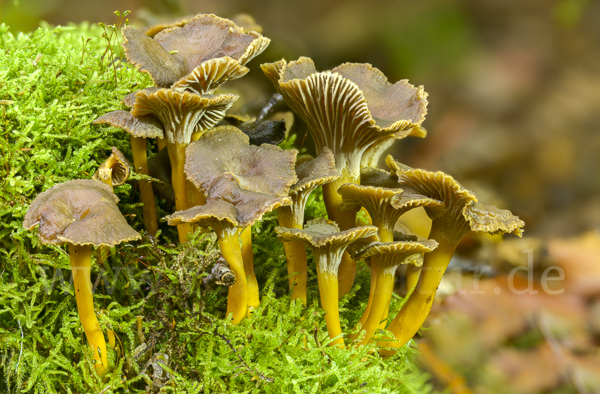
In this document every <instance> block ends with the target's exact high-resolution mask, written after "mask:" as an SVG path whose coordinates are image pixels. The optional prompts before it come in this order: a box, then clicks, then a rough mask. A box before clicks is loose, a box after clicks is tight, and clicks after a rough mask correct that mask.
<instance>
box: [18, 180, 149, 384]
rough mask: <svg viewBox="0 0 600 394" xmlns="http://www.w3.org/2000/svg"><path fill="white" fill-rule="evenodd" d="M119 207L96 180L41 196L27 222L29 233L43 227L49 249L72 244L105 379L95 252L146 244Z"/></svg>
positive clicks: (84, 311) (78, 294)
mask: <svg viewBox="0 0 600 394" xmlns="http://www.w3.org/2000/svg"><path fill="white" fill-rule="evenodd" d="M118 201H119V199H118V198H117V196H115V195H114V193H113V191H112V188H111V187H110V186H108V185H106V184H104V183H101V182H97V181H94V180H91V179H89V180H75V181H68V182H65V183H61V184H58V185H55V186H54V187H52V188H50V189H49V190H47V191H45V192H43V193H41V194H40V195H38V196H37V197H36V199H35V200H34V201H33V202H32V203H31V206H30V207H29V210H28V211H27V214H26V215H25V220H24V221H23V227H24V228H26V229H28V230H31V229H32V228H33V227H35V226H36V225H39V231H38V236H39V238H40V241H41V242H42V243H43V244H53V245H62V244H65V243H66V244H67V248H68V252H69V256H70V258H71V269H72V270H73V281H74V285H75V298H76V301H77V309H78V311H79V318H80V319H81V324H82V326H83V330H84V332H85V336H86V337H87V340H88V343H89V345H90V347H91V349H92V354H93V359H94V360H95V368H96V371H97V372H98V373H99V374H101V373H103V372H104V371H105V370H106V368H107V367H108V360H107V354H106V342H105V340H104V335H103V334H102V331H101V329H100V324H99V323H98V319H97V318H96V314H95V312H94V299H93V296H92V284H91V281H90V270H91V263H92V247H93V246H108V247H113V246H115V245H117V244H119V243H121V242H127V241H133V240H137V239H140V238H141V237H140V235H139V234H138V233H137V232H136V231H135V230H134V229H132V228H131V227H130V226H129V225H128V224H127V222H126V221H125V218H124V217H123V215H121V212H119V208H118V207H117V205H116V203H117V202H118Z"/></svg>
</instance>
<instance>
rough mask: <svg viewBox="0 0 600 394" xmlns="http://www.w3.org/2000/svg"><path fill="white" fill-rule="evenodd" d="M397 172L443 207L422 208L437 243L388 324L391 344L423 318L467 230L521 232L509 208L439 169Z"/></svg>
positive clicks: (415, 328)
mask: <svg viewBox="0 0 600 394" xmlns="http://www.w3.org/2000/svg"><path fill="white" fill-rule="evenodd" d="M397 175H398V181H399V183H400V185H401V186H402V187H404V188H412V189H414V190H416V191H417V192H418V193H420V194H423V195H425V196H428V197H430V198H434V199H436V200H439V201H442V202H443V203H444V206H445V210H444V211H443V214H440V212H432V211H431V210H429V209H427V208H426V209H425V210H426V212H427V214H428V215H429V216H430V217H431V219H432V225H431V231H430V233H429V238H430V239H433V240H435V241H437V242H438V243H439V246H438V247H437V249H436V250H435V251H433V252H431V253H427V254H426V255H425V257H424V260H423V268H422V271H421V275H420V276H419V281H418V283H417V285H416V288H415V290H414V291H413V292H412V294H411V295H410V297H409V298H408V300H407V301H406V303H405V304H404V306H403V307H402V309H401V310H400V312H399V313H398V315H397V316H396V318H395V319H394V320H393V321H392V323H391V324H390V326H389V328H388V330H389V331H391V332H392V333H393V334H394V336H395V338H396V340H395V341H392V342H390V343H388V344H387V346H390V347H392V348H398V347H400V346H402V345H404V344H405V343H407V342H408V341H409V340H410V339H411V338H412V337H413V336H414V335H415V334H416V332H417V331H418V330H419V328H420V327H421V325H422V324H423V322H424V321H425V319H426V318H427V315H428V314H429V311H430V310H431V305H432V304H433V299H434V297H435V293H436V290H437V288H438V286H439V283H440V281H441V279H442V276H443V275H444V272H445V271H446V268H447V267H448V263H449V262H450V259H451V258H452V255H453V254H454V250H455V249H456V246H457V245H458V243H459V242H460V240H461V239H462V237H463V236H464V235H465V234H466V233H467V232H468V231H470V230H472V231H483V232H487V233H490V234H502V233H513V234H516V235H518V236H521V234H522V232H523V229H522V227H523V226H524V223H523V221H522V220H520V219H519V218H518V217H516V216H514V215H513V214H512V213H510V211H507V210H502V209H498V208H496V207H494V206H492V205H488V204H485V203H482V202H479V201H477V198H476V197H475V195H474V194H473V193H472V192H471V191H469V190H467V189H465V188H464V187H463V186H462V185H460V184H459V183H458V182H456V181H455V180H454V178H452V177H451V176H449V175H447V174H444V173H443V172H430V171H425V170H420V169H400V170H399V171H398V172H397ZM393 353H394V351H390V350H384V351H382V354H384V355H390V354H393Z"/></svg>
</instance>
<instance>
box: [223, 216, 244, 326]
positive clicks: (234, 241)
mask: <svg viewBox="0 0 600 394" xmlns="http://www.w3.org/2000/svg"><path fill="white" fill-rule="evenodd" d="M217 238H218V240H219V247H220V248H221V254H223V257H224V258H225V261H227V263H228V264H229V267H230V268H231V270H232V271H233V272H234V273H235V277H236V281H235V284H234V285H233V286H230V287H229V295H228V296H227V315H229V314H230V313H231V314H233V324H237V323H239V322H240V321H241V320H242V319H243V318H244V317H245V316H246V310H247V308H248V282H247V281H246V273H245V271H244V261H243V259H242V250H241V248H240V242H239V237H238V230H237V228H235V227H231V228H225V229H220V230H218V231H217Z"/></svg>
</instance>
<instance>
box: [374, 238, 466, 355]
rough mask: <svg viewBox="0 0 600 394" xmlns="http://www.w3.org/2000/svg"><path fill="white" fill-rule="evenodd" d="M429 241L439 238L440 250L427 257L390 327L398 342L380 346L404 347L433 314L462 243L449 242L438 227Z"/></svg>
mask: <svg viewBox="0 0 600 394" xmlns="http://www.w3.org/2000/svg"><path fill="white" fill-rule="evenodd" d="M429 238H430V239H435V240H436V241H437V242H438V247H437V248H436V249H435V250H434V251H432V252H430V253H426V254H425V257H424V261H423V268H422V269H421V275H420V276H419V280H418V282H417V285H416V287H415V289H414V291H413V292H412V294H411V295H410V296H409V297H408V300H407V301H406V304H404V306H403V307H402V309H401V310H400V312H398V315H396V318H395V319H394V320H393V321H392V322H391V323H390V326H389V327H388V331H391V332H392V333H393V334H394V336H395V338H396V340H395V341H390V342H383V341H382V342H380V344H379V345H380V346H383V347H392V348H399V347H401V346H404V345H405V344H406V343H407V342H408V341H410V339H411V338H412V337H413V336H414V335H415V334H416V333H417V331H419V328H421V326H422V325H423V322H424V321H425V319H426V318H427V316H428V315H429V312H430V311H431V306H432V305H433V299H434V297H435V293H436V291H437V288H438V286H439V284H440V282H441V280H442V277H443V276H444V273H445V272H446V268H447V267H448V263H450V259H451V258H452V255H453V254H454V251H455V249H456V246H457V245H458V241H451V240H448V239H447V238H446V237H445V236H444V235H442V234H440V233H439V232H438V231H436V228H435V226H434V227H432V229H431V234H429ZM380 353H381V354H382V355H385V356H390V355H393V354H394V353H395V350H381V351H380Z"/></svg>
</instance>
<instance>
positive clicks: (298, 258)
mask: <svg viewBox="0 0 600 394" xmlns="http://www.w3.org/2000/svg"><path fill="white" fill-rule="evenodd" d="M277 217H278V219H279V225H280V226H281V227H287V228H297V229H302V227H303V224H304V223H302V221H300V223H298V222H299V220H295V215H294V214H293V211H292V209H291V208H290V207H280V208H277ZM283 249H284V251H285V258H286V260H287V271H288V275H289V278H288V281H289V288H290V294H291V298H292V300H295V299H297V298H299V299H300V300H302V303H303V304H304V305H306V283H307V280H308V279H307V276H308V275H307V260H306V245H305V244H304V242H298V241H286V242H284V243H283Z"/></svg>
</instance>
